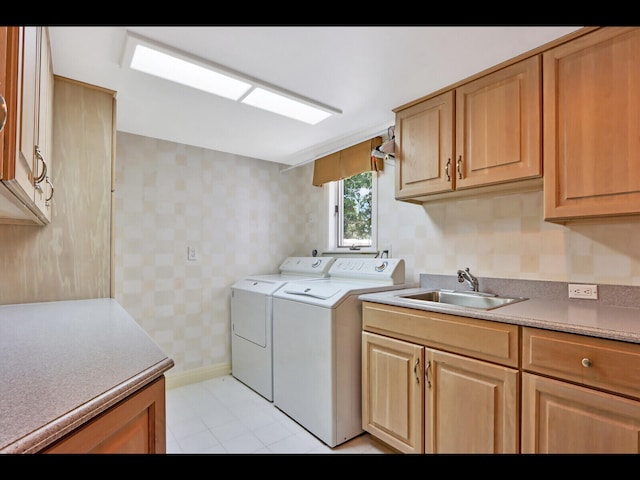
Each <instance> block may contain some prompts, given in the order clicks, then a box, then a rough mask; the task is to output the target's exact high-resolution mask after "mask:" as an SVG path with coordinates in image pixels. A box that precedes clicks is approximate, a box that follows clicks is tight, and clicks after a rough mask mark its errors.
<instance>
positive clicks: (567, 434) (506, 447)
mask: <svg viewBox="0 0 640 480" xmlns="http://www.w3.org/2000/svg"><path fill="white" fill-rule="evenodd" d="M362 320H363V332H362V428H363V429H364V430H366V431H367V432H369V433H370V434H371V435H373V436H374V437H376V438H378V439H379V440H381V441H383V442H384V443H386V444H388V445H389V446H391V447H392V448H394V449H396V450H397V451H399V452H403V453H529V454H531V453H552V454H555V453H560V454H587V453H616V454H617V453H640V383H639V382H638V378H639V374H640V344H637V343H630V342H624V341H618V340H611V339H605V338H598V337H591V336H586V335H579V334H573V333H567V332H559V331H554V330H546V329H541V328H533V327H527V326H517V325H512V324H506V323H502V322H498V321H487V320H479V319H473V318H467V317H459V316H456V315H446V314H440V313H435V312H429V311H423V310H417V309H412V308H404V307H396V306H391V305H383V304H377V303H372V302H366V301H365V302H363V316H362Z"/></svg>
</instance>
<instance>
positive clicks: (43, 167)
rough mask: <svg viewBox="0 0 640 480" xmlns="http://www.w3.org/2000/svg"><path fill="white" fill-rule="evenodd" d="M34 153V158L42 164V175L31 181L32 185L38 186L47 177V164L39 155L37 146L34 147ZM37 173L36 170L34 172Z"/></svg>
mask: <svg viewBox="0 0 640 480" xmlns="http://www.w3.org/2000/svg"><path fill="white" fill-rule="evenodd" d="M35 151H36V158H37V159H38V160H39V163H42V173H41V174H40V175H38V176H36V177H35V178H34V179H33V184H34V185H38V184H39V183H42V181H43V180H44V179H45V177H46V176H47V162H45V161H44V157H43V156H42V154H41V153H40V147H39V146H38V145H36V146H35ZM36 168H37V167H36ZM37 171H38V170H36V172H37Z"/></svg>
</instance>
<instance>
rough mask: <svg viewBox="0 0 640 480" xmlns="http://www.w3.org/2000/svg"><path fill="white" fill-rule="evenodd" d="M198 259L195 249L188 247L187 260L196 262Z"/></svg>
mask: <svg viewBox="0 0 640 480" xmlns="http://www.w3.org/2000/svg"><path fill="white" fill-rule="evenodd" d="M197 259H198V255H197V254H196V248H195V247H187V260H189V261H195V260H197Z"/></svg>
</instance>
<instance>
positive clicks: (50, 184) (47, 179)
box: [44, 176, 54, 207]
mask: <svg viewBox="0 0 640 480" xmlns="http://www.w3.org/2000/svg"><path fill="white" fill-rule="evenodd" d="M44 181H45V182H47V183H48V184H49V186H50V187H51V194H50V195H49V197H47V198H46V199H45V201H44V204H45V205H46V206H47V207H48V206H49V204H50V202H51V199H52V198H53V190H54V189H53V183H51V180H49V177H48V176H47V177H44Z"/></svg>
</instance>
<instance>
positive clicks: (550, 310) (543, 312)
mask: <svg viewBox="0 0 640 480" xmlns="http://www.w3.org/2000/svg"><path fill="white" fill-rule="evenodd" d="M429 289H430V288H426V287H418V288H412V289H406V290H396V291H393V292H377V293H368V294H364V295H360V296H359V299H360V300H362V301H367V302H372V303H379V304H384V305H390V306H395V307H402V308H409V309H413V310H423V311H429V312H435V313H442V314H447V315H457V316H461V317H468V318H476V319H480V320H489V321H494V322H501V323H509V324H513V325H520V326H525V327H534V328H543V329H547V330H555V331H559V332H567V333H575V334H580V335H586V336H590V337H598V338H604V339H609V340H619V341H624V342H630V343H638V344H640V309H636V308H627V307H608V306H605V307H591V308H596V309H605V310H606V311H607V312H611V313H620V312H622V313H624V314H627V315H629V314H632V315H633V316H638V319H639V322H638V325H637V326H636V328H634V330H622V329H619V328H611V326H610V325H607V324H606V322H604V321H603V322H599V325H598V326H594V325H587V324H580V323H578V322H575V321H569V320H571V318H570V317H571V316H570V315H568V314H567V312H566V311H565V310H564V309H565V308H566V307H567V305H569V304H568V302H560V301H555V300H548V301H547V300H541V299H539V298H530V299H528V300H527V302H520V303H515V304H512V305H506V306H503V307H500V308H498V309H493V310H480V309H470V308H463V307H458V306H450V305H445V304H442V305H440V304H434V305H431V304H429V305H427V304H420V305H418V304H412V303H410V302H407V301H406V300H403V299H401V298H398V297H397V295H398V294H407V293H418V292H421V291H425V290H429ZM525 305H530V306H531V307H530V308H527V307H525ZM579 308H581V309H582V312H581V313H590V310H591V308H590V307H588V306H581V307H579ZM554 309H555V311H557V312H558V313H557V315H555V314H554V313H555V311H554ZM537 312H540V313H539V314H538V313H537ZM591 313H593V312H591ZM593 314H594V315H597V313H593ZM562 319H564V320H562Z"/></svg>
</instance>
